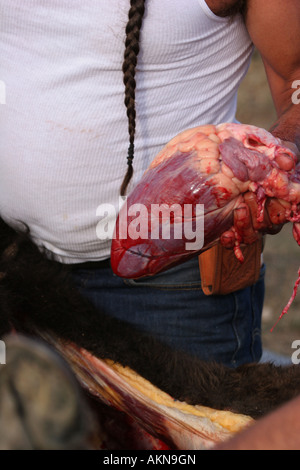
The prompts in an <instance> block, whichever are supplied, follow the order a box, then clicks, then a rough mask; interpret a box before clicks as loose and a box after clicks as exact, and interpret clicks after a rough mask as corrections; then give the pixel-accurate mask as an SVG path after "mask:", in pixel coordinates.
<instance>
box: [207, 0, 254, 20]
mask: <svg viewBox="0 0 300 470" xmlns="http://www.w3.org/2000/svg"><path fill="white" fill-rule="evenodd" d="M205 1H206V3H207V6H208V7H209V8H210V9H211V11H212V12H213V13H214V14H215V15H217V16H223V17H224V16H232V15H235V14H236V13H242V14H243V15H244V14H245V13H246V8H247V0H205Z"/></svg>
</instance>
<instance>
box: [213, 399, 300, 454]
mask: <svg viewBox="0 0 300 470" xmlns="http://www.w3.org/2000/svg"><path fill="white" fill-rule="evenodd" d="M299 449H300V397H297V398H295V399H294V400H292V401H290V402H289V403H287V404H286V405H284V406H282V407H280V408H278V409H277V410H276V411H274V412H273V413H271V414H269V415H267V416H266V417H265V418H262V419H260V420H259V421H257V422H256V423H255V424H253V425H251V426H250V427H249V428H247V429H246V430H244V431H242V432H241V433H239V434H237V435H236V436H235V437H234V438H232V439H230V440H229V441H227V442H224V443H223V444H220V445H219V446H217V447H216V448H215V449H214V450H299Z"/></svg>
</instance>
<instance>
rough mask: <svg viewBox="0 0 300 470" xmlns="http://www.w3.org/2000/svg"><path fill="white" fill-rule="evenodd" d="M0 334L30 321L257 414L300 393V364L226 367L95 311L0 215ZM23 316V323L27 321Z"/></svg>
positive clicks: (176, 385) (192, 397)
mask: <svg viewBox="0 0 300 470" xmlns="http://www.w3.org/2000/svg"><path fill="white" fill-rule="evenodd" d="M0 312H1V316H0V319H1V323H0V336H2V335H3V334H5V333H7V332H8V331H9V330H10V328H11V325H12V324H13V325H15V326H16V327H17V328H19V329H21V330H22V328H23V326H24V321H25V320H26V321H28V320H30V322H31V323H32V324H33V325H36V326H37V327H39V328H40V329H44V330H48V331H53V332H55V333H56V334H57V335H59V336H60V337H61V338H65V339H66V340H71V341H73V342H75V343H77V344H78V345H80V346H82V347H84V348H86V349H87V350H89V351H91V352H92V353H93V354H94V355H95V356H97V357H99V358H109V359H112V360H114V361H116V362H119V363H120V364H122V365H128V366H129V367H131V368H132V369H134V370H135V371H137V372H138V373H139V374H140V375H142V376H144V377H145V378H146V379H148V380H150V381H151V382H152V383H153V384H154V385H156V386H157V387H159V388H160V389H162V390H164V391H166V392H167V393H169V394H170V395H171V396H173V397H174V398H175V399H178V400H184V401H186V402H188V403H190V404H200V405H205V406H209V407H212V408H215V409H222V410H224V409H225V410H231V411H234V412H237V413H244V414H247V415H251V416H253V417H254V418H257V417H260V416H262V415H264V414H266V413H268V412H270V411H271V410H273V409H274V408H276V407H278V406H279V405H281V404H282V403H284V402H286V401H288V400H290V399H292V398H293V397H295V396H296V395H298V394H299V393H300V369H299V367H298V366H288V367H276V366H274V365H272V364H250V365H245V366H241V367H238V368H237V369H230V368H227V367H225V366H223V365H221V364H217V363H207V362H204V361H201V360H199V359H197V358H194V357H190V356H188V355H187V354H185V353H182V352H179V351H174V350H173V349H171V348H169V347H168V346H166V345H163V344H161V343H160V342H158V341H157V340H155V339H153V338H152V337H151V336H149V335H147V334H145V333H143V332H140V331H137V330H136V329H135V328H134V327H133V326H131V325H129V324H127V323H124V322H121V321H119V320H117V319H113V318H111V317H109V316H107V315H106V314H105V313H104V312H99V311H96V310H95V309H94V307H93V306H92V305H91V304H90V303H89V301H87V300H86V299H84V298H83V297H82V296H81V295H80V294H79V292H78V291H77V289H76V288H75V287H74V285H73V283H72V281H71V277H70V275H69V272H68V269H66V268H65V267H62V265H60V264H59V263H57V262H55V261H50V260H49V259H47V258H46V257H45V256H44V255H43V254H42V253H41V252H40V250H39V249H38V248H37V247H36V246H35V244H33V243H32V241H31V240H30V238H29V237H28V236H27V235H26V234H23V233H16V232H15V231H14V230H13V229H11V228H10V227H8V225H7V224H5V223H4V222H3V220H1V219H0ZM25 323H26V322H25Z"/></svg>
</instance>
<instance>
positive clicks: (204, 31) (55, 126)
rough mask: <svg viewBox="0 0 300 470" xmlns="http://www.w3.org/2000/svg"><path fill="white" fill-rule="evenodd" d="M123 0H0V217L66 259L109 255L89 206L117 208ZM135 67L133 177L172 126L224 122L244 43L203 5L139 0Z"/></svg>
mask: <svg viewBox="0 0 300 470" xmlns="http://www.w3.org/2000/svg"><path fill="white" fill-rule="evenodd" d="M128 10H129V0H109V1H108V0H86V1H82V0H51V1H47V2H45V1H44V0H9V1H7V0H0V81H1V82H0V83H1V85H2V87H1V89H2V90H3V85H4V86H5V104H3V100H2V101H1V100H0V103H2V104H0V215H1V216H2V217H3V218H4V219H5V220H7V221H8V222H9V223H10V224H11V225H13V226H15V225H17V221H23V222H24V223H26V224H27V225H28V226H29V228H30V231H31V235H32V236H33V238H34V240H35V241H36V243H38V244H39V245H41V246H44V247H46V248H47V249H48V250H50V251H51V252H52V253H54V254H55V255H56V257H57V259H59V260H61V261H63V262H66V263H74V262H76V263H78V262H81V261H87V260H101V259H104V258H106V257H108V256H109V251H110V241H109V240H108V241H104V240H99V238H98V237H97V233H96V227H97V224H98V222H99V216H98V215H97V208H98V207H99V206H100V205H102V204H104V203H109V204H113V205H114V206H115V207H116V210H117V209H118V205H119V189H120V185H121V182H122V180H123V177H124V174H125V172H126V167H127V163H126V157H127V148H128V130H127V127H128V123H127V116H126V108H125V105H124V85H123V74H122V62H123V54H124V39H125V26H126V23H127V14H128ZM140 45H141V50H140V54H139V57H138V65H137V72H136V80H137V90H136V112H137V128H136V139H135V159H134V179H133V182H132V183H131V185H130V189H131V188H133V187H134V185H135V184H136V183H137V181H138V180H139V179H140V178H141V175H142V174H143V172H144V170H145V169H146V168H147V166H148V165H149V163H150V162H151V160H152V159H153V158H154V157H155V155H156V154H157V153H158V152H159V150H160V149H161V148H162V147H163V146H164V145H165V144H166V143H167V142H168V141H169V140H170V139H171V138H172V137H174V136H175V135H176V134H177V133H179V132H181V131H182V130H185V129H187V128H190V127H194V126H198V125H201V124H207V123H213V124H218V123H221V122H229V121H234V120H235V112H236V101H237V89H238V86H239V84H240V82H241V80H242V79H243V77H244V75H245V74H246V71H247V68H248V65H249V60H250V56H251V53H252V43H251V40H250V38H249V36H248V33H247V31H246V28H245V26H244V23H243V21H242V19H241V17H240V16H237V17H236V18H235V19H234V20H228V19H227V18H225V19H224V18H219V17H217V16H215V15H214V14H213V13H212V12H211V10H210V9H209V8H208V6H207V4H206V3H205V1H204V0H189V1H186V0H164V1H161V0H151V1H147V2H146V12H145V17H144V22H143V27H142V30H141V41H140Z"/></svg>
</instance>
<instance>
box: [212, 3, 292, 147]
mask: <svg viewBox="0 0 300 470" xmlns="http://www.w3.org/2000/svg"><path fill="white" fill-rule="evenodd" d="M206 3H207V5H208V6H209V7H210V8H211V10H212V11H213V12H214V13H215V14H216V15H218V16H227V15H229V14H232V13H234V12H236V11H240V12H241V13H242V14H243V16H244V19H245V23H246V27H247V30H248V32H249V35H250V37H251V39H252V41H253V43H254V45H255V46H256V48H257V49H258V51H259V52H260V54H261V57H262V60H263V63H264V66H265V69H266V74H267V78H268V82H269V86H270V89H271V93H272V97H273V101H274V104H275V107H276V111H277V115H278V119H277V121H276V123H275V124H274V125H273V126H272V128H271V129H270V131H271V132H272V134H273V135H275V136H276V137H279V138H281V139H282V140H284V141H289V142H291V143H292V144H295V145H297V147H298V150H299V151H300V105H297V104H293V101H292V95H293V93H294V92H295V89H293V88H292V84H293V82H294V81H295V80H300V4H299V1H298V0H289V1H288V2H287V1H286V0H263V1H262V0H246V1H244V0H206Z"/></svg>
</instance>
